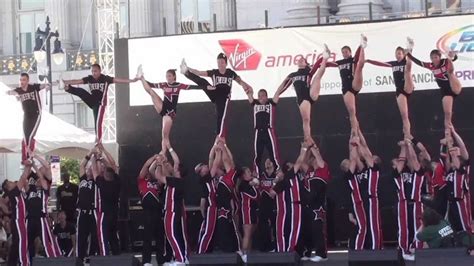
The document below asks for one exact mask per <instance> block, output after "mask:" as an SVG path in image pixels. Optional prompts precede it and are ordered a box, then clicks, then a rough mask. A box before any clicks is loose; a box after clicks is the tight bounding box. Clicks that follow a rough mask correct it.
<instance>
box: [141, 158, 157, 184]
mask: <svg viewBox="0 0 474 266" xmlns="http://www.w3.org/2000/svg"><path fill="white" fill-rule="evenodd" d="M155 157H156V156H155V155H153V156H151V157H150V158H148V160H146V162H145V164H144V165H143V166H142V169H141V170H140V174H138V179H143V178H145V177H146V176H147V173H148V171H149V170H148V169H149V168H150V166H151V164H152V163H153V162H154V161H155Z"/></svg>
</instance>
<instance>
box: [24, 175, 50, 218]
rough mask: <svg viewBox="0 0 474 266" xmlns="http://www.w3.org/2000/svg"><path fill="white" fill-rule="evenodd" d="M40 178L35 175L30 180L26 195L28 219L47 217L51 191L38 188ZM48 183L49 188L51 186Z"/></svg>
mask: <svg viewBox="0 0 474 266" xmlns="http://www.w3.org/2000/svg"><path fill="white" fill-rule="evenodd" d="M37 180H38V177H37V176H36V175H35V174H33V175H31V176H30V177H29V178H28V191H27V193H26V211H27V214H28V215H27V218H28V219H35V218H42V217H46V214H47V213H48V198H49V189H43V188H42V187H37V186H36V181H37ZM49 185H50V184H49V182H48V186H49Z"/></svg>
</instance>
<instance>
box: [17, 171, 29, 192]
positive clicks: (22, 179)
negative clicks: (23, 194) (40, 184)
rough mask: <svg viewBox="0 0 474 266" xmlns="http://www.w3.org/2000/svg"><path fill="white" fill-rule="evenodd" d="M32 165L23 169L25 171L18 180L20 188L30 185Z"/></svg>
mask: <svg viewBox="0 0 474 266" xmlns="http://www.w3.org/2000/svg"><path fill="white" fill-rule="evenodd" d="M31 167H32V165H27V166H25V169H23V173H22V174H21V176H20V180H18V183H17V186H18V188H19V189H20V190H22V189H24V188H26V187H27V186H28V177H29V176H30V174H31Z"/></svg>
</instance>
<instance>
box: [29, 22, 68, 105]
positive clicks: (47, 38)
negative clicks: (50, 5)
mask: <svg viewBox="0 0 474 266" xmlns="http://www.w3.org/2000/svg"><path fill="white" fill-rule="evenodd" d="M50 24H51V22H49V16H47V17H46V28H45V29H44V31H42V30H41V29H40V28H39V26H38V29H36V39H35V49H34V52H33V55H34V57H35V59H36V61H37V62H38V63H41V62H43V60H44V59H45V58H46V66H47V68H48V69H47V70H48V71H47V72H48V73H47V78H48V82H49V83H52V80H53V77H52V76H53V73H52V71H51V37H55V38H56V39H55V40H54V51H53V53H52V54H53V60H54V63H55V64H57V65H60V64H61V63H62V62H63V60H64V52H63V49H61V42H60V41H59V40H58V38H59V32H58V31H57V30H56V31H55V32H51V27H50V26H49V25H50ZM44 42H46V52H45V51H44V48H43V43H44ZM49 112H50V113H53V88H52V87H51V89H50V92H49Z"/></svg>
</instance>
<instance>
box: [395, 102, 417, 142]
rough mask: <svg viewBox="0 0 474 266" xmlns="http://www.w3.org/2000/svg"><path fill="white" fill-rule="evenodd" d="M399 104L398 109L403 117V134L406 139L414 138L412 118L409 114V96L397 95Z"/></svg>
mask: <svg viewBox="0 0 474 266" xmlns="http://www.w3.org/2000/svg"><path fill="white" fill-rule="evenodd" d="M397 105H398V110H400V115H401V117H402V124H403V136H404V139H412V138H413V136H412V135H411V124H410V118H409V115H408V98H407V96H405V95H403V94H400V95H398V96H397Z"/></svg>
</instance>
